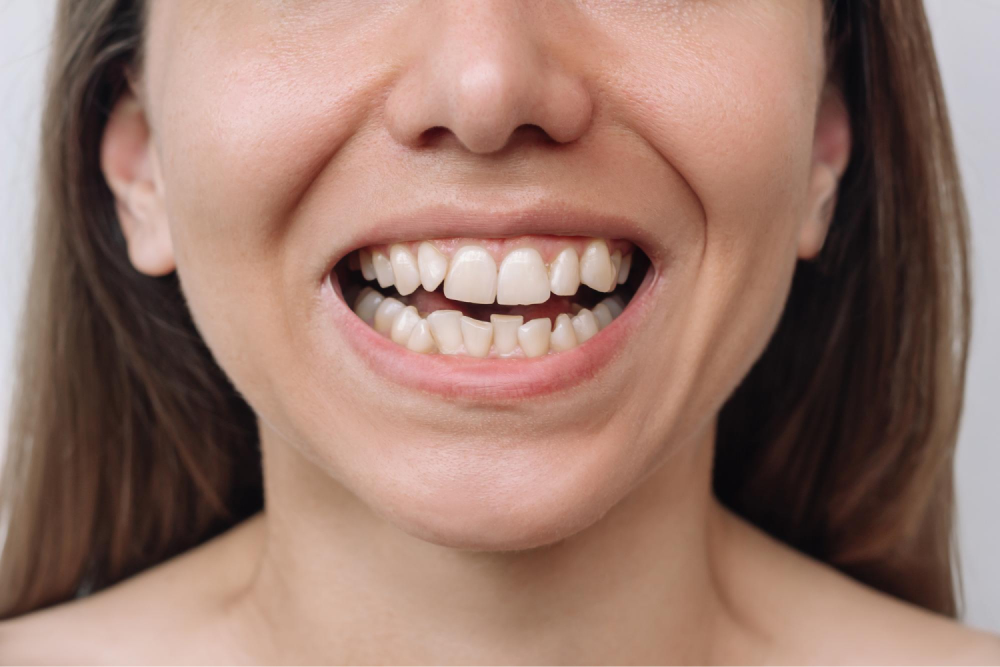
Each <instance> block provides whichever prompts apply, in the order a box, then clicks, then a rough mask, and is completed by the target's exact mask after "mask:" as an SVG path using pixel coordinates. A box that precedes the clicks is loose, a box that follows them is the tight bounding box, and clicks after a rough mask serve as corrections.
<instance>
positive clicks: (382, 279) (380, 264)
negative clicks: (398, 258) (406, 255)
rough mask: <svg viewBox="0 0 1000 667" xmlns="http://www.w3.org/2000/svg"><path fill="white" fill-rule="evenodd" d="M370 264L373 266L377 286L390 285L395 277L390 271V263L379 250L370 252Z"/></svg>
mask: <svg viewBox="0 0 1000 667" xmlns="http://www.w3.org/2000/svg"><path fill="white" fill-rule="evenodd" d="M372 264H373V265H374V266H375V278H376V280H378V285H379V287H382V288H385V287H392V285H393V283H394V282H395V280H396V278H395V276H393V273H392V263H391V262H390V261H389V258H388V257H386V256H385V254H383V253H382V252H381V251H379V250H375V251H374V252H372Z"/></svg>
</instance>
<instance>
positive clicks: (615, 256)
mask: <svg viewBox="0 0 1000 667" xmlns="http://www.w3.org/2000/svg"><path fill="white" fill-rule="evenodd" d="M621 266H622V251H621V250H615V251H614V252H613V253H611V270H612V272H613V273H614V275H615V282H616V284H617V281H618V270H619V269H621ZM612 287H614V285H612Z"/></svg>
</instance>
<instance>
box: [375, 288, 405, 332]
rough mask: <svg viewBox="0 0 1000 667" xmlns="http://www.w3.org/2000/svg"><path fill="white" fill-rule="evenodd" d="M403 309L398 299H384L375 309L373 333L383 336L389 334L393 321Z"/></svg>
mask: <svg viewBox="0 0 1000 667" xmlns="http://www.w3.org/2000/svg"><path fill="white" fill-rule="evenodd" d="M403 308H406V306H404V305H403V303H402V302H401V301H400V300H399V299H394V298H392V297H391V296H390V297H387V298H386V299H384V300H383V301H382V303H380V304H379V305H378V308H376V309H375V331H377V332H379V333H380V334H383V335H384V334H387V333H389V330H390V329H392V322H393V320H395V319H396V315H398V314H399V312H400V311H401V310H403Z"/></svg>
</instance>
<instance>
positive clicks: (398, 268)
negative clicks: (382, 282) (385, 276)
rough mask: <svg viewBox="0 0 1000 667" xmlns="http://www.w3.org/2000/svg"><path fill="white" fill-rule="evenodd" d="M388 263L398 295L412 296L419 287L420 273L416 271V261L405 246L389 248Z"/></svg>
mask: <svg viewBox="0 0 1000 667" xmlns="http://www.w3.org/2000/svg"><path fill="white" fill-rule="evenodd" d="M389 261H390V262H391V263H392V275H393V278H395V282H396V289H397V290H399V293H400V294H403V295H406V294H412V293H413V290H415V289H417V288H418V287H420V271H418V270H417V260H416V259H414V258H413V253H411V252H410V251H409V250H407V249H406V246H404V245H401V244H399V243H396V244H394V245H393V246H392V247H390V248H389Z"/></svg>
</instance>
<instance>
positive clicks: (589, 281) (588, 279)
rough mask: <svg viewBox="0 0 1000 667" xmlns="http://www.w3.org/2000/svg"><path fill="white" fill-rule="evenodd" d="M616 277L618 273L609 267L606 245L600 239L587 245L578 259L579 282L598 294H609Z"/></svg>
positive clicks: (609, 256) (609, 257) (609, 260)
mask: <svg viewBox="0 0 1000 667" xmlns="http://www.w3.org/2000/svg"><path fill="white" fill-rule="evenodd" d="M617 276H618V273H617V272H616V271H615V270H614V267H613V266H612V265H611V255H610V254H608V244H607V243H605V242H604V241H603V240H602V239H596V240H594V241H591V242H590V243H588V244H587V248H586V249H585V250H584V251H583V255H582V256H581V257H580V282H582V283H583V284H584V285H587V286H588V287H592V288H594V289H595V290H597V291H598V292H610V291H611V290H612V289H613V288H614V286H615V279H616V278H617Z"/></svg>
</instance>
